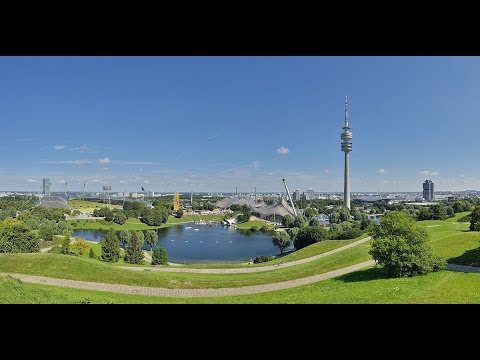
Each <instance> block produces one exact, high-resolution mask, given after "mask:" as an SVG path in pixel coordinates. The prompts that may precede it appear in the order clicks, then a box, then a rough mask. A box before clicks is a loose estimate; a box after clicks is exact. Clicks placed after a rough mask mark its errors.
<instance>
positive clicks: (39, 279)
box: [0, 260, 375, 297]
mask: <svg viewBox="0 0 480 360" xmlns="http://www.w3.org/2000/svg"><path fill="white" fill-rule="evenodd" d="M374 264H375V262H374V261H373V260H369V261H365V262H362V263H359V264H355V265H352V266H347V267H345V268H342V269H337V270H333V271H329V272H326V273H323V274H318V275H313V276H307V277H304V278H299V279H294V280H288V281H282V282H276V283H271V284H262V285H251V286H244V287H237V288H220V289H166V288H155V287H145V286H132V285H118V284H105V283H95V282H89V281H78V280H67V279H55V278H50V277H45V276H34V275H23V274H6V273H0V276H11V277H14V278H17V279H20V280H22V281H25V282H28V283H36V284H44V285H55V286H62V287H68V288H76V289H86V290H98V291H109V292H115V293H122V294H137V295H151V296H167V297H211V296H232V295H247V294H257V293H263V292H268V291H275V290H282V289H289V288H293V287H297V286H301V285H307V284H313V283H316V282H318V281H322V280H326V279H331V278H334V277H337V276H340V275H344V274H348V273H350V272H353V271H356V270H359V269H362V268H365V267H367V266H371V265H374Z"/></svg>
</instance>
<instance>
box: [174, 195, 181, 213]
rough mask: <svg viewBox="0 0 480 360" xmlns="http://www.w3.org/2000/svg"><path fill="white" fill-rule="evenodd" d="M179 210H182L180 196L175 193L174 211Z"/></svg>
mask: <svg viewBox="0 0 480 360" xmlns="http://www.w3.org/2000/svg"><path fill="white" fill-rule="evenodd" d="M178 209H180V195H179V194H178V192H175V195H174V196H173V211H177V210H178Z"/></svg>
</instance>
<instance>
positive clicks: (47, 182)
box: [42, 178, 51, 196]
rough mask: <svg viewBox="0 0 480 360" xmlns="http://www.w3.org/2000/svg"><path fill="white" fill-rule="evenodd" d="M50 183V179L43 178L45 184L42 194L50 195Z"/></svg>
mask: <svg viewBox="0 0 480 360" xmlns="http://www.w3.org/2000/svg"><path fill="white" fill-rule="evenodd" d="M50 185H51V182H50V180H49V179H46V178H44V179H43V184H42V194H43V195H47V196H50Z"/></svg>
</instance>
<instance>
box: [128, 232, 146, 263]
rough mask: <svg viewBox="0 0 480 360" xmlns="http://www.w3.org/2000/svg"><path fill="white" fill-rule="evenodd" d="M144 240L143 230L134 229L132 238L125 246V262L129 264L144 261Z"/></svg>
mask: <svg viewBox="0 0 480 360" xmlns="http://www.w3.org/2000/svg"><path fill="white" fill-rule="evenodd" d="M143 242H144V235H143V231H132V238H131V239H130V241H129V242H128V243H127V247H126V248H125V262H127V263H129V264H140V263H141V262H142V260H143V257H144V254H143V250H142V246H143Z"/></svg>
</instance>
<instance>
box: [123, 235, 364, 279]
mask: <svg viewBox="0 0 480 360" xmlns="http://www.w3.org/2000/svg"><path fill="white" fill-rule="evenodd" d="M370 239H371V236H368V237H366V238H364V239H360V240H358V241H355V242H353V243H350V244H348V245H345V246H342V247H339V248H337V249H333V250H330V251H327V252H324V253H323V254H318V255H315V256H311V257H308V258H305V259H300V260H295V261H290V262H286V263H281V264H277V265H267V266H256V267H243V268H224V269H195V268H184V267H181V268H179V267H137V266H135V267H133V266H119V267H120V268H122V269H128V270H133V271H162V272H184V273H197V274H244V273H254V272H262V271H270V270H275V269H278V268H286V267H290V266H295V265H299V264H305V263H308V262H311V261H315V260H317V259H320V258H323V257H325V256H329V255H332V254H335V253H337V252H340V251H343V250H346V249H349V248H352V247H355V246H358V245H360V244H363V243H365V242H367V241H369V240H370Z"/></svg>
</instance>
